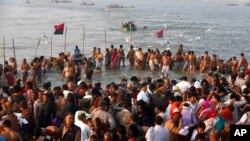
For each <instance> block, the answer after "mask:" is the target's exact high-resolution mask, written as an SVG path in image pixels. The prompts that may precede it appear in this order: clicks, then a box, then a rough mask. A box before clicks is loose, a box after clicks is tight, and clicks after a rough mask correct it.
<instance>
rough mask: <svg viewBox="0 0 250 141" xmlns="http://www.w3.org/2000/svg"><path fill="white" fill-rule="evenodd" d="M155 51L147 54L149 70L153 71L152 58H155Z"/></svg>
mask: <svg viewBox="0 0 250 141" xmlns="http://www.w3.org/2000/svg"><path fill="white" fill-rule="evenodd" d="M155 57H156V56H155V52H154V51H153V50H152V51H151V52H150V54H149V62H148V63H149V67H150V70H151V71H152V72H153V71H154V70H155V64H154V59H155Z"/></svg>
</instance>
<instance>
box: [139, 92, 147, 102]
mask: <svg viewBox="0 0 250 141" xmlns="http://www.w3.org/2000/svg"><path fill="white" fill-rule="evenodd" d="M139 100H143V101H144V102H146V103H149V97H148V96H147V93H146V92H144V91H140V92H139V93H138V95H137V101H139Z"/></svg>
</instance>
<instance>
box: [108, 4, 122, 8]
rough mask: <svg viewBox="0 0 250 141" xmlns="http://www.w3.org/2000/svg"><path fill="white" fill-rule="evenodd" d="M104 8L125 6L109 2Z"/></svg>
mask: <svg viewBox="0 0 250 141" xmlns="http://www.w3.org/2000/svg"><path fill="white" fill-rule="evenodd" d="M106 8H125V6H123V5H119V4H109V5H107V6H106Z"/></svg>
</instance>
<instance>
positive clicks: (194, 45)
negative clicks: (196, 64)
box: [192, 38, 195, 51]
mask: <svg viewBox="0 0 250 141" xmlns="http://www.w3.org/2000/svg"><path fill="white" fill-rule="evenodd" d="M194 48H195V38H194V39H193V48H192V51H194Z"/></svg>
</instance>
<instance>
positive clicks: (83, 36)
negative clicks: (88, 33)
mask: <svg viewBox="0 0 250 141" xmlns="http://www.w3.org/2000/svg"><path fill="white" fill-rule="evenodd" d="M84 39H85V31H84V28H83V29H82V56H84Z"/></svg>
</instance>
